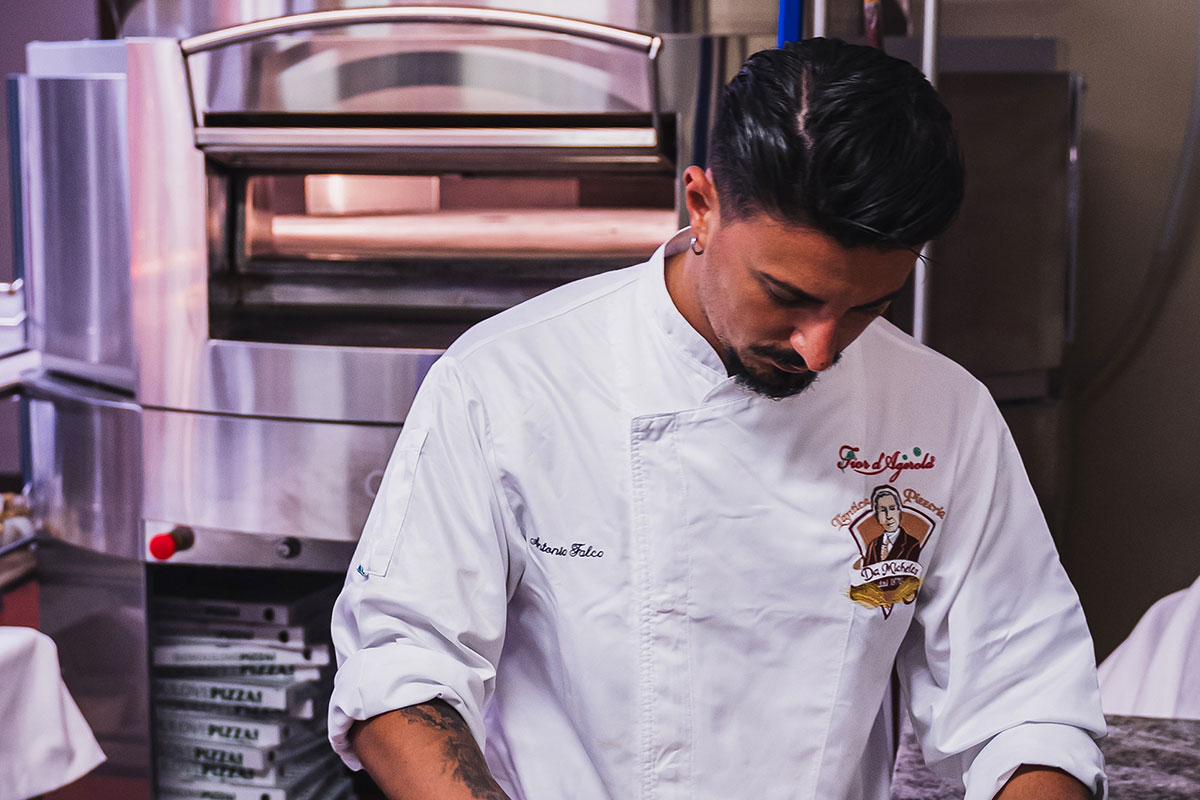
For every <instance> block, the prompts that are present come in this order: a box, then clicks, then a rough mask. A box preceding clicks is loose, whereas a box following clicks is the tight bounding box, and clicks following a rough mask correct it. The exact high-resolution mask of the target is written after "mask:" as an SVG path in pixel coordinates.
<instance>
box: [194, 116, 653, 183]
mask: <svg viewBox="0 0 1200 800" xmlns="http://www.w3.org/2000/svg"><path fill="white" fill-rule="evenodd" d="M196 143H197V144H198V145H199V146H200V148H201V149H203V150H204V151H205V153H206V154H207V155H208V156H209V157H210V158H213V159H214V160H216V161H219V162H221V163H223V164H227V165H229V166H232V167H241V168H245V167H257V168H261V169H289V168H290V169H295V168H297V167H300V168H305V169H309V170H313V171H338V170H361V169H364V168H373V169H387V168H391V169H397V170H401V169H405V168H407V169H409V170H412V169H426V170H458V171H471V170H477V171H495V170H497V168H498V165H501V164H503V165H504V166H505V167H506V168H507V169H509V170H515V169H524V170H532V169H538V170H540V171H543V172H550V171H556V172H566V173H571V172H577V171H579V170H580V169H595V168H596V167H611V168H615V169H619V170H638V171H649V170H657V171H660V172H661V171H664V170H665V171H671V170H673V167H674V165H673V163H672V162H671V161H669V160H668V159H667V158H665V157H664V155H663V152H662V147H661V142H660V139H659V134H658V132H657V131H656V130H655V129H654V128H652V127H646V128H592V129H588V128H573V129H553V128H525V129H509V130H504V129H497V128H492V129H471V128H415V129H408V130H402V129H400V130H398V129H390V130H389V129H383V128H324V129H323V128H198V129H197V130H196Z"/></svg>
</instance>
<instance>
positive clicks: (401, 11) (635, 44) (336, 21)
mask: <svg viewBox="0 0 1200 800" xmlns="http://www.w3.org/2000/svg"><path fill="white" fill-rule="evenodd" d="M419 22H432V23H443V24H464V25H502V26H505V27H511V28H527V29H529V30H538V31H546V32H549V33H562V34H566V35H568V36H582V37H583V38H585V39H594V40H596V41H598V42H606V43H608V44H615V45H618V46H620V47H628V48H630V49H631V50H638V51H642V52H644V53H645V54H646V56H647V57H648V58H650V59H653V58H654V57H655V56H656V55H657V53H658V48H659V47H660V46H661V45H662V40H661V39H660V38H659V37H657V36H653V35H649V34H644V33H639V32H637V31H630V30H622V29H620V28H614V27H612V26H609V25H600V24H597V23H594V22H586V21H583V20H577V19H568V18H566V17H552V16H549V15H547V14H533V13H530V12H526V11H509V10H502V9H494V8H467V7H452V6H390V7H387V6H384V7H373V8H343V9H338V10H335V11H315V12H311V13H308V14H296V15H293V16H289V17H282V18H277V19H265V20H260V21H257V22H248V23H246V24H243V25H237V26H234V27H232V28H227V29H225V30H220V31H214V32H213V33H207V34H201V35H200V36H193V37H191V38H189V39H184V40H183V41H182V42H180V47H181V48H182V49H183V52H184V55H192V54H193V53H201V52H204V51H205V50H213V49H216V48H219V47H226V46H228V45H232V44H237V43H239V42H245V41H249V40H252V39H261V38H264V37H268V36H276V35H279V34H284V33H295V32H298V31H306V30H315V29H319V28H328V27H342V26H346V25H361V24H370V23H419Z"/></svg>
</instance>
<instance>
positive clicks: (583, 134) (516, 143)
mask: <svg viewBox="0 0 1200 800" xmlns="http://www.w3.org/2000/svg"><path fill="white" fill-rule="evenodd" d="M196 143H197V144H198V145H200V146H201V147H204V148H212V147H217V146H224V147H227V148H230V149H235V150H238V149H245V148H264V147H265V148H272V149H284V150H286V149H289V148H303V149H309V148H329V147H336V148H338V149H345V150H351V149H358V148H363V147H367V148H385V149H389V150H394V149H397V148H429V147H437V148H454V147H462V148H480V147H491V148H496V147H504V148H546V147H566V148H577V149H580V150H587V149H590V148H627V147H632V148H653V147H656V146H657V145H658V136H657V135H656V132H655V130H654V129H653V128H557V129H556V128H510V129H504V128H412V129H409V130H395V129H387V128H349V129H347V128H202V129H200V130H198V131H197V132H196Z"/></svg>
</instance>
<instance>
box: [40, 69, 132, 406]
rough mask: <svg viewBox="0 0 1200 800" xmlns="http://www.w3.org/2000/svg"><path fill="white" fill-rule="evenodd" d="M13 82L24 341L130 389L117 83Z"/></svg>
mask: <svg viewBox="0 0 1200 800" xmlns="http://www.w3.org/2000/svg"><path fill="white" fill-rule="evenodd" d="M20 84H21V88H20V90H19V91H18V103H17V109H18V115H19V116H20V120H19V123H18V124H19V126H20V128H21V130H22V136H23V141H24V142H25V143H26V146H24V147H22V149H21V152H20V155H21V158H22V160H23V161H24V162H25V163H24V164H22V165H21V166H20V169H19V172H20V173H21V176H22V178H21V185H22V191H23V193H24V195H25V197H24V198H23V200H24V202H23V204H22V206H23V208H22V210H23V217H24V222H25V224H24V232H23V233H24V235H23V246H22V250H23V252H24V257H25V265H24V267H25V271H26V276H27V278H28V280H29V282H30V284H31V286H34V287H36V290H35V291H33V292H31V298H30V299H31V303H30V312H31V313H30V318H29V328H30V330H29V339H30V342H31V344H33V346H35V347H36V348H37V349H39V350H41V351H43V352H44V353H46V354H47V356H52V357H54V358H55V359H57V360H58V361H59V362H60V363H64V364H68V365H70V371H72V372H73V373H75V374H78V375H81V376H82V377H85V378H89V379H92V380H103V381H104V382H108V383H113V384H115V385H117V386H120V387H122V388H132V386H133V384H134V371H135V363H136V355H135V352H134V343H133V337H132V329H131V325H130V318H129V305H130V290H129V269H128V264H129V215H128V190H127V183H126V180H125V174H126V173H125V170H124V165H125V164H126V162H127V160H128V159H127V154H126V150H125V137H124V135H123V128H124V121H125V80H124V78H123V77H122V76H118V75H98V76H93V77H90V78H87V79H80V78H73V77H37V76H23V77H22V78H21V79H20ZM81 142H87V143H88V146H87V147H81V146H80V143H81Z"/></svg>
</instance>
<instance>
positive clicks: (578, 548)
mask: <svg viewBox="0 0 1200 800" xmlns="http://www.w3.org/2000/svg"><path fill="white" fill-rule="evenodd" d="M529 544H530V545H531V546H533V547H535V548H537V549H538V550H541V551H542V552H543V553H546V554H547V555H552V556H562V557H564V558H604V551H603V550H598V549H596V548H595V547H592V546H591V545H590V544H588V543H587V542H572V543H571V544H569V545H566V546H555V545H552V544H546V543H545V542H543V541H542V540H541V539H540V538H539V537H537V536H535V537H533V538H532V539H530V540H529Z"/></svg>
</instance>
